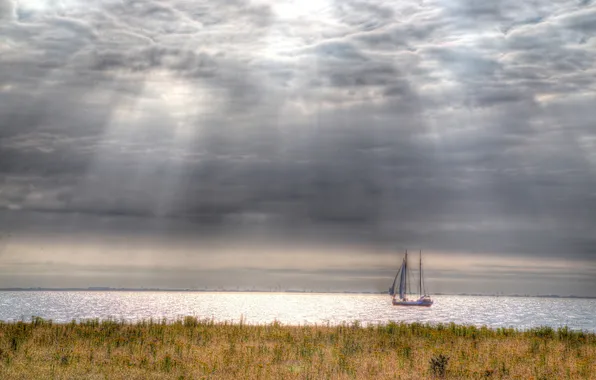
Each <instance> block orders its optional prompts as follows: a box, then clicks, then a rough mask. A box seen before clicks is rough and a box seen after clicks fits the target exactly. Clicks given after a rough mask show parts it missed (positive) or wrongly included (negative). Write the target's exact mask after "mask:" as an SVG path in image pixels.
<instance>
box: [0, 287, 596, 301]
mask: <svg viewBox="0 0 596 380" xmlns="http://www.w3.org/2000/svg"><path fill="white" fill-rule="evenodd" d="M0 292H176V293H180V292H188V293H299V294H367V295H379V294H387V293H386V292H358V291H343V292H340V291H314V290H313V291H311V290H292V289H289V290H259V289H254V290H248V289H247V290H233V289H167V288H111V287H88V288H39V287H38V288H0ZM432 295H436V296H464V297H518V298H566V299H567V298H571V299H596V296H576V295H566V296H563V295H556V294H546V295H529V294H480V293H433V294H432Z"/></svg>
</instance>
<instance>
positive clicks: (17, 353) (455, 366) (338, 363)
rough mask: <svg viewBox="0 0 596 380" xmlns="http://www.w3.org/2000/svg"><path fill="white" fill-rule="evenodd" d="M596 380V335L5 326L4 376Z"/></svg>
mask: <svg viewBox="0 0 596 380" xmlns="http://www.w3.org/2000/svg"><path fill="white" fill-rule="evenodd" d="M433 377H436V378H443V377H444V378H453V379H462V378H492V379H502V378H505V379H507V378H510V379H565V378H573V379H575V378H580V379H586V378H594V379H596V335H595V334H590V333H583V332H575V331H571V330H568V329H567V328H562V329H558V330H553V329H551V328H545V327H543V328H538V329H533V330H529V331H517V330H514V329H496V330H492V329H488V328H476V327H471V326H459V325H454V324H449V325H434V326H431V325H424V324H417V323H414V324H396V323H389V324H387V325H379V326H370V327H360V326H359V325H358V323H355V324H352V325H343V326H336V327H332V326H331V327H330V326H283V325H280V324H279V323H273V324H270V325H260V326H253V325H245V324H230V323H214V322H212V321H201V320H198V319H196V318H193V317H186V318H184V319H181V320H179V321H177V322H172V323H166V322H165V321H145V322H139V323H125V322H118V321H97V320H92V321H86V322H80V323H75V322H73V323H69V324H53V323H52V322H50V321H45V320H42V319H40V318H34V319H33V320H32V322H30V323H24V322H16V323H0V378H1V379H32V378H36V379H166V378H167V379H270V378H271V379H354V378H356V379H396V378H399V379H428V378H433Z"/></svg>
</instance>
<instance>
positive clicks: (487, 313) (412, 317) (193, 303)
mask: <svg viewBox="0 0 596 380" xmlns="http://www.w3.org/2000/svg"><path fill="white" fill-rule="evenodd" d="M433 299H434V300H435V304H434V305H433V306H432V307H430V308H404V307H396V306H392V305H391V301H390V298H389V296H387V295H368V294H366V295H364V294H357V295H355V294H310V293H309V294H302V293H224V292H218V293H207V292H114V291H112V292H97V291H93V292H84V291H72V292H70V291H68V292H67V291H64V292H58V291H28V292H23V291H14V292H10V291H5V292H0V320H4V321H16V320H30V319H31V316H40V317H43V318H47V319H52V320H53V321H55V322H70V321H71V320H73V319H75V320H83V319H91V318H99V319H107V318H113V319H124V320H127V321H136V320H141V319H149V318H154V319H156V318H166V319H168V320H173V319H176V318H179V317H182V316H187V315H192V316H196V317H198V318H208V319H214V320H216V321H235V322H237V321H239V320H240V319H241V318H242V319H244V321H245V322H247V323H271V322H273V321H276V320H277V321H279V322H281V323H283V324H314V323H316V324H326V323H329V324H338V323H343V322H346V323H351V322H354V321H360V322H361V323H362V324H363V325H367V324H371V323H372V324H376V323H387V322H389V321H405V322H414V321H416V322H431V323H439V322H442V323H448V322H455V323H459V324H472V325H477V326H481V325H486V326H489V327H493V328H495V327H515V328H519V329H527V328H531V327H536V326H552V327H555V328H556V327H561V326H568V327H569V328H572V329H576V330H584V331H592V332H596V317H594V316H595V315H596V300H594V299H568V298H531V297H529V298H522V297H472V296H434V297H433Z"/></svg>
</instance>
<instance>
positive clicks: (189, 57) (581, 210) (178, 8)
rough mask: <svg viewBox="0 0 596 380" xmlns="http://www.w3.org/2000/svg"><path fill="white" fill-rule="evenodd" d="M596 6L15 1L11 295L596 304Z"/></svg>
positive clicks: (2, 124)
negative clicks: (405, 277) (423, 297)
mask: <svg viewBox="0 0 596 380" xmlns="http://www.w3.org/2000/svg"><path fill="white" fill-rule="evenodd" d="M595 104H596V3H595V2H593V1H590V0H573V1H571V0H570V1H562V0H557V1H553V0H531V1H524V2H520V1H513V0H503V1H498V2H492V1H472V0H434V1H430V0H429V1H426V0H417V1H407V0H406V1H391V2H389V1H387V2H382V1H354V0H341V1H331V0H316V1H315V0H302V1H299V0H295V1H289V0H288V1H265V0H263V1H248V0H230V1H195V0H192V1H191V0H168V1H165V0H163V1H159V0H156V1H149V0H147V1H134V0H132V1H129V0H105V1H92V0H84V1H83V0H23V1H20V0H16V1H15V0H0V287H37V286H41V287H87V286H113V287H162V288H193V289H223V288H225V289H306V290H315V291H342V290H348V291H375V292H376V291H386V290H387V289H388V288H389V286H390V285H391V282H392V280H393V276H394V274H395V272H396V270H397V269H398V267H399V265H400V262H401V260H402V257H403V253H404V252H405V250H406V249H408V250H409V252H411V253H413V256H414V259H416V258H417V257H418V253H419V251H420V250H422V251H423V259H424V265H425V270H426V272H425V273H426V282H427V285H428V288H429V290H430V291H431V292H454V293H459V292H466V293H505V294H510V293H517V294H559V295H568V294H575V295H589V296H596V126H595V124H594V120H595V119H596V110H595V107H594V105H595Z"/></svg>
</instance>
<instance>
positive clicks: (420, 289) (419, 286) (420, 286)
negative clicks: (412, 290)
mask: <svg viewBox="0 0 596 380" xmlns="http://www.w3.org/2000/svg"><path fill="white" fill-rule="evenodd" d="M419 272H420V285H418V290H419V293H420V297H422V250H420V270H419Z"/></svg>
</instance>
